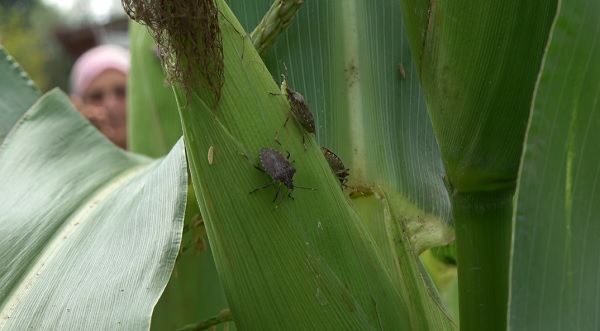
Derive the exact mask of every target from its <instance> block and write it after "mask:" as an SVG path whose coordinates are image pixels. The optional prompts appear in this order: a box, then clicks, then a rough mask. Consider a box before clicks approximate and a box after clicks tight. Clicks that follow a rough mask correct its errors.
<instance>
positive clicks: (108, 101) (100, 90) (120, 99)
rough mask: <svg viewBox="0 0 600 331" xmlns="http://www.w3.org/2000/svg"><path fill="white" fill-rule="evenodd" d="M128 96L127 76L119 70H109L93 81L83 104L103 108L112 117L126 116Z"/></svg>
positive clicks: (86, 91)
mask: <svg viewBox="0 0 600 331" xmlns="http://www.w3.org/2000/svg"><path fill="white" fill-rule="evenodd" d="M126 95H127V76H126V75H125V74H124V73H122V72H120V71H118V70H113V69H109V70H106V71H103V72H102V73H100V74H99V75H98V77H96V78H95V79H94V80H92V82H91V83H90V85H89V86H88V88H87V90H85V93H84V94H83V103H84V104H86V105H94V106H102V107H104V108H106V109H107V110H108V112H109V114H110V115H111V116H113V115H118V116H121V115H123V116H125V111H126V109H127V100H126V98H125V97H126Z"/></svg>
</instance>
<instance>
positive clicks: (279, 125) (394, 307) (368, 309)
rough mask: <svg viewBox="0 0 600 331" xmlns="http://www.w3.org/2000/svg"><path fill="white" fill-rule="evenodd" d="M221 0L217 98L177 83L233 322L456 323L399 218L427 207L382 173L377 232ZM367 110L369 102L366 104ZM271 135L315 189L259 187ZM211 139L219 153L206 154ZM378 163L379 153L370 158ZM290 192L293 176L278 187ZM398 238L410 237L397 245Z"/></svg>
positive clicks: (266, 325)
mask: <svg viewBox="0 0 600 331" xmlns="http://www.w3.org/2000/svg"><path fill="white" fill-rule="evenodd" d="M220 4H221V7H220V12H221V13H220V14H222V15H224V16H225V17H226V18H227V19H226V20H221V28H222V31H223V34H224V35H223V43H224V55H225V62H224V63H225V66H224V70H225V73H224V74H225V76H224V82H225V84H224V86H223V89H222V94H221V98H220V100H219V103H218V104H215V103H214V97H213V95H212V93H211V91H210V90H209V89H206V88H203V87H202V85H200V86H195V87H193V88H192V90H193V92H192V93H191V94H189V95H187V94H186V93H185V90H180V89H178V88H176V95H177V98H178V102H179V104H180V107H181V109H180V114H181V116H182V121H183V123H184V137H185V139H186V141H188V142H189V144H188V145H187V152H188V158H189V161H190V168H191V173H192V181H193V183H194V188H195V190H196V191H197V192H198V203H199V205H200V209H201V211H202V215H203V216H204V217H205V222H206V227H207V232H208V236H209V241H210V245H211V248H212V249H213V254H214V256H215V262H216V264H217V270H218V272H219V275H220V277H221V281H222V283H223V286H224V288H225V293H226V295H227V297H228V302H229V304H230V307H231V310H232V313H233V316H234V318H235V322H236V325H237V326H239V327H240V328H250V329H290V328H293V329H298V328H306V329H314V328H319V327H321V326H322V325H327V326H328V327H331V328H332V329H347V328H358V329H372V328H374V329H394V328H415V329H424V328H425V329H427V328H430V329H453V328H454V326H453V324H452V323H451V322H450V320H449V318H448V317H447V316H446V314H445V312H444V310H443V309H442V308H440V306H439V305H440V303H439V300H437V299H435V298H434V297H432V295H431V293H430V292H429V291H428V289H427V287H426V281H425V279H423V277H422V274H421V272H422V271H421V270H420V268H419V266H418V260H417V258H416V255H415V253H414V251H413V249H412V248H413V247H412V245H411V242H410V240H409V238H408V237H407V235H406V234H405V232H404V231H402V226H400V225H399V224H400V223H399V220H400V215H409V216H411V217H412V215H415V214H418V213H415V214H408V213H406V207H407V206H411V203H410V202H407V199H406V197H403V196H402V195H400V196H397V195H394V194H391V193H385V190H388V189H389V188H388V187H387V186H388V185H390V186H391V185H398V186H400V184H399V180H398V177H397V175H395V177H394V178H396V180H398V182H396V184H394V182H393V181H391V183H392V184H389V183H388V182H387V181H382V182H381V183H380V186H381V187H382V189H381V190H380V189H377V188H375V187H373V190H374V192H377V194H378V195H377V196H378V197H379V199H376V201H373V202H371V203H374V204H375V205H380V207H377V208H380V210H381V215H387V216H385V217H387V218H388V222H389V224H388V226H387V228H388V232H387V233H385V238H384V239H383V240H385V241H383V242H379V241H376V240H374V239H373V237H372V236H373V235H374V234H373V233H370V232H369V231H368V230H367V228H366V225H365V224H364V222H363V220H362V219H361V217H360V216H359V214H358V213H357V212H356V211H355V209H354V208H353V206H352V202H350V200H349V197H348V196H347V195H345V194H344V193H343V192H342V191H341V189H340V185H339V182H338V181H337V179H336V178H335V177H334V176H333V175H332V173H331V170H330V169H329V166H328V164H327V163H326V162H325V160H324V158H323V156H322V154H321V152H320V150H319V147H318V145H317V144H316V142H315V140H313V138H312V137H311V136H308V138H307V142H306V146H307V148H306V150H304V147H303V144H302V137H303V134H304V133H303V131H301V127H300V126H299V125H298V124H297V123H295V122H291V121H290V124H288V125H287V126H286V127H285V128H284V127H283V123H284V122H285V120H286V118H287V116H288V115H289V104H288V103H287V101H286V99H285V98H284V97H281V96H276V95H271V93H278V91H279V89H278V87H277V85H276V83H275V82H274V81H273V78H272V76H271V75H270V74H269V72H268V71H266V70H265V68H264V67H263V66H262V65H261V60H260V58H259V57H258V55H257V53H256V52H255V51H254V50H253V49H252V48H251V46H250V43H249V38H248V37H247V36H245V35H244V33H243V32H241V31H243V30H242V28H241V27H240V26H235V27H232V26H231V25H230V23H231V22H235V21H236V19H235V17H234V16H232V15H231V14H230V13H229V12H228V10H227V8H226V7H224V6H223V4H222V3H220ZM396 8H398V7H396ZM384 9H385V8H384ZM383 11H384V10H382V12H383ZM297 21H300V17H298V18H297ZM295 22H296V21H295ZM179 23H180V22H179ZM290 31H291V30H290ZM341 72H343V70H342V71H341ZM391 72H392V73H391V74H390V77H392V76H391V75H394V76H393V77H395V78H396V79H402V78H401V77H400V73H399V72H398V63H397V62H395V61H394V63H393V66H392V71H391ZM340 82H341V81H340ZM343 85H344V84H341V83H340V87H342V86H343ZM295 88H296V89H297V90H299V89H298V88H297V87H295ZM340 93H341V92H340ZM341 95H343V93H342V94H341ZM344 102H348V101H344ZM361 111H363V110H362V108H361ZM368 113H369V112H367V111H366V109H365V110H364V114H365V116H367V115H366V114H368ZM421 114H424V113H421ZM339 116H343V115H342V114H340V115H339ZM367 118H368V117H367ZM423 118H426V114H425V117H423ZM371 121H375V118H371ZM398 121H399V120H398ZM346 123H347V122H346ZM415 123H418V121H417V122H415ZM373 125H375V124H374V122H373ZM332 126H333V124H332ZM363 129H364V128H361V130H363ZM364 130H366V129H364ZM373 130H374V131H375V129H373ZM345 132H346V134H348V132H350V131H349V130H348V129H346V130H345ZM429 132H431V131H429ZM276 136H277V137H278V141H279V142H280V143H281V145H279V144H278V143H277V142H276V141H275V137H276ZM388 139H389V138H388ZM387 141H388V143H391V141H392V140H391V139H390V140H387ZM414 141H415V142H417V140H414ZM418 142H419V143H427V141H426V142H423V141H418ZM430 143H432V144H434V140H433V139H431V140H430ZM264 147H269V148H274V149H278V150H280V151H282V153H283V154H284V155H285V154H286V151H289V152H290V155H291V157H290V158H291V159H293V160H294V161H295V162H294V163H293V165H294V167H295V168H296V170H297V173H296V175H295V177H294V183H295V185H296V186H303V187H308V188H315V189H317V190H316V191H310V190H301V189H296V190H294V192H293V197H294V198H295V199H294V200H291V199H290V198H288V197H284V199H283V200H281V202H277V201H276V202H272V201H273V200H274V198H275V191H274V190H272V189H265V190H260V191H258V192H256V193H254V194H252V195H250V194H249V192H251V191H253V190H254V189H256V188H258V187H261V186H264V185H266V184H268V183H269V181H270V177H269V175H268V174H264V173H262V172H259V171H258V170H256V169H255V168H254V166H253V164H252V163H255V164H256V163H258V154H259V151H260V149H261V148H264ZM209 150H212V151H213V152H214V154H213V155H214V157H213V158H208V157H207V154H208V153H209V152H208V151H209ZM365 150H370V149H366V148H365ZM416 154H417V153H416V152H415V157H417V155H416ZM350 155H351V153H350ZM392 155H394V156H395V157H396V155H397V153H393V154H392ZM380 156H381V157H383V156H382V154H380ZM246 157H247V158H248V159H250V162H249V161H248V160H247V159H246ZM421 157H428V156H421ZM356 162H357V163H358V162H359V161H358V158H357V161H356ZM387 162H389V161H387ZM360 163H364V161H360ZM405 163H409V160H405ZM350 164H354V163H353V161H350ZM438 164H439V163H438ZM377 166H378V165H377V164H376V163H375V161H373V163H372V164H371V167H372V169H378V168H377ZM361 167H362V168H361ZM365 169H367V168H366V167H365V166H364V165H359V164H356V171H357V173H356V183H363V184H366V181H365V178H363V177H362V174H365V173H367V171H366V170H365ZM388 169H389V170H388V171H387V172H385V171H384V170H379V172H375V173H376V174H377V173H380V174H396V170H399V169H401V168H398V169H393V168H388ZM392 169H393V170H394V171H392ZM429 169H431V170H433V171H431V172H435V175H434V176H431V177H430V178H432V183H437V184H435V185H432V186H431V187H433V188H436V187H437V188H438V190H437V192H442V193H445V190H444V189H443V184H442V182H441V180H442V176H441V173H440V172H439V171H434V169H435V167H432V168H429ZM438 170H439V169H438ZM373 171H374V170H373ZM374 178H376V176H375V175H374ZM372 180H374V179H372ZM422 184H423V183H422V182H421V183H420V185H422ZM436 185H438V186H436ZM356 186H358V185H356ZM407 187H408V186H407ZM431 192H436V190H433V191H431ZM286 193H288V192H287V191H286V189H285V188H284V189H283V191H282V192H280V194H286ZM433 196H434V197H435V196H436V195H435V194H433ZM279 198H281V196H279ZM426 200H427V199H424V198H423V199H422V200H418V199H417V202H415V203H413V204H412V206H413V207H412V208H415V207H414V205H415V204H418V203H421V204H422V205H426V202H425V201H426ZM278 201H279V199H278ZM429 203H431V204H430V205H428V207H429V208H428V211H430V212H433V211H435V210H436V209H435V208H434V207H435V206H437V207H436V208H438V209H437V211H438V212H439V211H440V210H443V208H442V207H443V206H444V205H443V203H444V200H441V202H439V201H438V202H435V201H433V202H431V201H429ZM371 208H372V207H371ZM415 209H417V208H415ZM420 213H421V214H418V215H419V216H421V215H423V214H425V213H424V212H423V211H420ZM414 217H415V219H417V218H418V217H416V216H414ZM436 217H437V218H438V222H439V218H440V216H439V215H435V214H433V216H431V218H432V219H435V218H436ZM394 241H400V242H401V244H400V245H398V247H395V245H394ZM382 247H385V251H384V250H383V249H382ZM386 255H387V256H388V257H387V258H386V257H385V256H386ZM390 256H391V258H390ZM407 258H408V259H411V261H410V264H409V265H410V266H407V267H405V268H406V269H407V270H408V271H407V270H404V269H403V268H402V267H401V266H400V265H401V264H402V263H404V262H405V261H406V259H407ZM400 261H401V262H400ZM415 270H416V272H415ZM400 275H402V276H405V275H406V276H408V275H410V277H411V278H410V281H408V280H407V281H406V282H403V281H402V280H401V279H402V276H400ZM413 305H414V306H413ZM423 311H431V312H432V313H431V314H423V313H422V312H423Z"/></svg>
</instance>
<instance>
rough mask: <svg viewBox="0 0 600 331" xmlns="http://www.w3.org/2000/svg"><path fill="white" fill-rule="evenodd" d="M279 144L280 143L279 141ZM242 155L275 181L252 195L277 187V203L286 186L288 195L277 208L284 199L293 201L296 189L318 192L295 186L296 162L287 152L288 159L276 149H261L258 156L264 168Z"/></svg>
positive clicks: (277, 205)
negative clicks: (283, 187) (282, 187)
mask: <svg viewBox="0 0 600 331" xmlns="http://www.w3.org/2000/svg"><path fill="white" fill-rule="evenodd" d="M277 142H278V143H279V141H277ZM240 154H242V155H243V156H244V157H245V158H246V159H247V160H248V161H249V162H250V163H251V164H252V165H253V166H254V168H256V169H258V170H260V171H261V172H264V173H266V174H267V175H269V176H271V179H272V180H273V181H272V182H271V183H269V184H267V185H265V186H262V187H259V188H257V189H254V190H253V191H251V192H250V194H252V193H254V192H256V191H258V190H262V189H264V188H267V187H270V186H277V192H276V193H275V198H274V199H273V202H275V201H276V200H277V197H278V196H279V192H280V190H281V185H285V187H286V188H287V190H288V192H287V194H284V195H283V196H282V197H281V200H279V203H277V204H276V205H275V208H277V207H279V205H280V204H281V202H283V199H284V198H285V197H286V196H288V197H290V198H292V200H293V199H294V197H292V195H291V194H292V192H293V191H294V189H296V188H301V189H306V190H312V191H316V189H315V188H309V187H300V186H294V174H295V173H296V168H294V166H293V165H292V163H294V161H290V159H289V158H290V152H287V157H286V156H284V155H283V154H281V152H279V151H278V150H276V149H273V148H261V149H260V153H259V154H258V158H259V160H260V163H261V165H262V168H261V167H260V166H258V165H256V164H254V163H253V162H252V161H250V159H249V158H248V156H247V155H246V154H243V153H240Z"/></svg>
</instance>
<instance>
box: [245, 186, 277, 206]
mask: <svg viewBox="0 0 600 331" xmlns="http://www.w3.org/2000/svg"><path fill="white" fill-rule="evenodd" d="M274 184H275V182H272V183H269V184H267V185H265V186H263V187H259V188H257V189H254V190H253V191H252V192H250V193H249V194H252V193H254V192H256V191H258V190H262V189H263V188H267V187H269V186H273V185H274ZM277 192H279V190H278V191H277ZM275 198H277V196H275ZM273 201H275V200H273Z"/></svg>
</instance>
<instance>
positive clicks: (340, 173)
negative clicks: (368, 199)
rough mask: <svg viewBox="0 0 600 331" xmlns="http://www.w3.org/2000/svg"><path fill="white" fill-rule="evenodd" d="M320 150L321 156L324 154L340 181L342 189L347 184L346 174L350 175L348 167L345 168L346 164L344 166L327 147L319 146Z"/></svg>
mask: <svg viewBox="0 0 600 331" xmlns="http://www.w3.org/2000/svg"><path fill="white" fill-rule="evenodd" d="M321 152H322V153H323V156H325V160H327V163H329V166H330V167H331V170H333V174H334V175H335V176H336V177H337V179H338V180H339V181H340V185H341V186H342V190H343V189H344V188H347V187H348V185H346V183H347V182H348V175H350V169H348V168H346V166H344V163H342V160H341V159H340V158H339V157H338V156H337V155H335V153H333V152H332V151H330V150H329V149H328V148H326V147H321Z"/></svg>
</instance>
